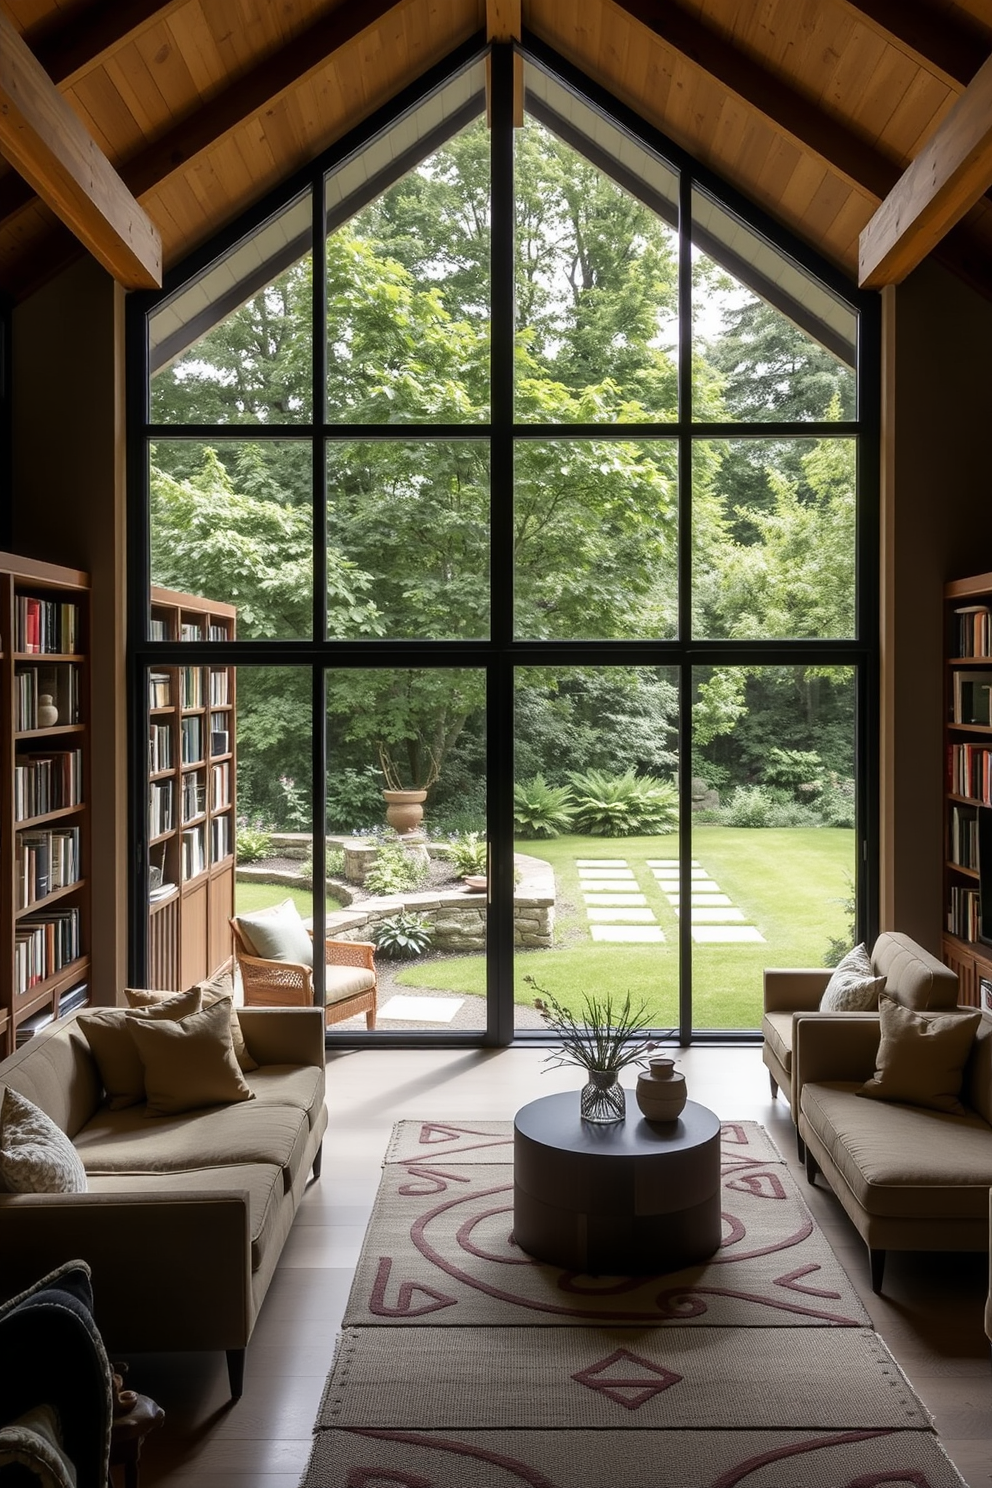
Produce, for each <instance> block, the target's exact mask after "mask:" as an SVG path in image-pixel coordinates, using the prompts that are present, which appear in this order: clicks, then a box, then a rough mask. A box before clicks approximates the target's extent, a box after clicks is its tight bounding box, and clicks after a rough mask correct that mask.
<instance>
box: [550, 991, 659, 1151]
mask: <svg viewBox="0 0 992 1488" xmlns="http://www.w3.org/2000/svg"><path fill="white" fill-rule="evenodd" d="M524 981H525V982H526V983H527V984H528V986H530V987H533V989H534V991H535V992H536V993H537V994H538V995H537V996H536V997H535V998H534V1006H535V1008H536V1009H537V1011H538V1012H539V1013H540V1015H541V1017H542V1019H543V1020H544V1023H545V1026H546V1027H547V1028H548V1029H550V1031H551V1032H552V1033H554V1034H555V1035H556V1036H557V1037H558V1038H559V1039H560V1040H561V1047H560V1048H558V1049H553V1050H552V1052H551V1053H550V1054H549V1055H548V1056H547V1059H546V1061H545V1062H546V1063H547V1064H548V1065H549V1066H550V1068H552V1069H556V1068H558V1066H560V1065H563V1064H577V1065H578V1066H579V1067H580V1068H581V1069H584V1070H585V1071H586V1073H587V1075H588V1079H587V1081H586V1084H585V1085H584V1087H583V1089H582V1092H581V1095H580V1097H579V1115H580V1116H581V1117H582V1120H583V1121H598V1122H608V1121H622V1120H623V1119H624V1116H625V1114H626V1097H625V1095H624V1089H623V1086H622V1085H621V1084H620V1071H621V1070H622V1069H623V1068H624V1067H625V1066H626V1065H628V1064H635V1063H636V1062H637V1061H638V1060H639V1059H640V1058H641V1056H642V1055H643V1054H645V1053H646V1052H647V1051H648V1050H649V1049H653V1048H654V1041H653V1040H652V1039H646V1038H644V1037H643V1036H642V1035H643V1034H644V1031H645V1029H646V1028H647V1027H648V1026H649V1021H650V1020H649V1015H648V1011H647V1007H646V1005H645V1004H643V1003H642V1004H641V1006H640V1007H638V1008H634V1007H632V1005H631V1001H630V993H629V992H627V993H625V994H624V998H623V1001H622V1002H621V1001H615V1000H614V998H613V995H612V994H611V993H609V992H607V993H606V994H605V995H604V996H603V997H596V996H594V995H593V994H591V993H588V992H587V993H584V994H583V997H582V1000H581V1003H580V1006H579V1011H578V1013H573V1012H572V1010H571V1008H566V1007H562V1005H561V1003H560V1002H558V1000H557V998H554V997H552V996H551V993H550V992H546V991H545V990H544V988H543V987H540V986H538V984H537V982H536V981H535V979H534V978H533V977H532V976H525V977H524Z"/></svg>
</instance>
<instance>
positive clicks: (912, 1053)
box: [858, 994, 982, 1115]
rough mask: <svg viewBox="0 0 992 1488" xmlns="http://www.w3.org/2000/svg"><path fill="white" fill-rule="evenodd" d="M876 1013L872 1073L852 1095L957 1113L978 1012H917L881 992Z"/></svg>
mask: <svg viewBox="0 0 992 1488" xmlns="http://www.w3.org/2000/svg"><path fill="white" fill-rule="evenodd" d="M878 1012H879V1021H880V1037H879V1043H878V1053H877V1054H876V1056H875V1073H874V1075H873V1076H872V1078H871V1079H870V1080H867V1081H866V1082H865V1084H864V1085H862V1087H861V1089H860V1090H859V1091H858V1094H859V1095H864V1096H868V1097H870V1098H871V1099H873V1100H884V1101H902V1102H904V1103H906V1104H907V1105H913V1106H928V1107H930V1108H931V1109H932V1110H935V1111H951V1112H954V1113H956V1114H958V1115H963V1114H964V1106H963V1105H962V1104H961V1101H960V1099H959V1095H960V1090H961V1080H962V1076H963V1073H964V1066H965V1061H966V1060H967V1058H968V1055H969V1053H970V1052H971V1046H972V1043H973V1041H974V1037H975V1032H976V1030H977V1028H978V1025H979V1023H980V1022H981V1018H982V1015H981V1013H980V1012H978V1010H977V1009H976V1010H975V1012H973V1013H965V1012H948V1013H917V1012H914V1011H913V1009H912V1008H907V1007H903V1006H902V1004H901V1003H898V1002H896V1001H895V1000H894V999H893V998H891V997H888V996H886V995H885V994H883V995H882V997H881V998H880V999H879V1004H878Z"/></svg>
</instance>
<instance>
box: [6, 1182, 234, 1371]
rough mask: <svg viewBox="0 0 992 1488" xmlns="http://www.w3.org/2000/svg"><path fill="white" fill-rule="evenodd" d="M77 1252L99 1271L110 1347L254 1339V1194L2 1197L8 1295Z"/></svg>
mask: <svg viewBox="0 0 992 1488" xmlns="http://www.w3.org/2000/svg"><path fill="white" fill-rule="evenodd" d="M67 1256H81V1257H82V1258H83V1259H84V1260H86V1261H87V1262H88V1264H89V1266H90V1268H91V1270H92V1273H93V1298H94V1316H95V1318H96V1321H97V1326H98V1327H99V1329H100V1331H101V1333H102V1334H103V1336H104V1341H105V1342H106V1344H107V1347H108V1348H109V1349H113V1350H120V1349H134V1350H138V1351H143V1350H152V1351H157V1350H159V1349H162V1350H171V1349H199V1348H209V1349H215V1348H217V1349H220V1348H223V1349H229V1348H243V1347H244V1346H245V1344H246V1343H247V1341H248V1337H249V1335H250V1333H251V1325H252V1321H253V1317H254V1306H253V1302H252V1287H251V1234H250V1224H249V1212H248V1195H247V1193H240V1192H233V1193H232V1192H231V1190H229V1189H228V1190H226V1191H224V1190H217V1191H213V1192H212V1191H210V1190H204V1191H203V1192H200V1193H196V1194H189V1195H186V1194H177V1193H175V1192H172V1191H170V1192H162V1193H144V1194H140V1195H138V1194H128V1193H83V1194H13V1193H4V1194H0V1278H2V1290H3V1293H4V1294H5V1295H7V1296H13V1295H15V1294H16V1293H17V1292H18V1291H20V1290H22V1289H23V1287H24V1286H28V1285H30V1284H31V1282H32V1281H35V1280H37V1278H38V1277H39V1276H40V1275H43V1274H44V1273H46V1272H47V1271H50V1270H53V1269H54V1268H55V1267H56V1266H58V1265H61V1264H62V1262H63V1261H64V1260H65V1259H66V1257H67ZM139 1293H140V1303H139V1304H136V1296H137V1295H138V1294H139Z"/></svg>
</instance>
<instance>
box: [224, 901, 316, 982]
mask: <svg viewBox="0 0 992 1488" xmlns="http://www.w3.org/2000/svg"><path fill="white" fill-rule="evenodd" d="M238 928H239V929H240V931H241V934H242V935H243V937H244V939H245V942H246V943H247V946H248V954H249V955H250V956H260V957H261V958H262V960H263V961H293V962H295V963H296V965H297V966H312V965H313V941H312V940H311V939H310V936H309V935H308V933H307V928H306V926H305V925H304V923H303V921H302V920H301V919H300V911H299V910H298V909H297V907H296V905H295V903H294V902H293V900H292V899H284V900H283V902H282V903H281V904H275V905H273V906H272V908H271V909H256V910H254V911H253V912H252V913H251V914H243V915H238Z"/></svg>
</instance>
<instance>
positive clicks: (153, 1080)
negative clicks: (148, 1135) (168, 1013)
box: [131, 1001, 255, 1116]
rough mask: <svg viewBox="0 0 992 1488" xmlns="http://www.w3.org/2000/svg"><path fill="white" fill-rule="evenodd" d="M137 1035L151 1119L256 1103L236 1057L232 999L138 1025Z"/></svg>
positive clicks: (135, 1027) (148, 1113)
mask: <svg viewBox="0 0 992 1488" xmlns="http://www.w3.org/2000/svg"><path fill="white" fill-rule="evenodd" d="M132 1016H133V1015H132ZM131 1033H132V1035H133V1037H134V1041H135V1043H136V1044H137V1046H138V1054H139V1055H140V1057H141V1062H142V1064H143V1065H144V1068H145V1091H146V1093H147V1097H148V1104H147V1107H146V1109H145V1114H146V1115H147V1116H175V1115H178V1114H179V1113H180V1112H182V1111H193V1110H195V1109H196V1108H197V1107H198V1106H226V1105H231V1104H233V1103H234V1102H235V1101H246V1100H254V1098H255V1097H254V1094H253V1092H252V1090H251V1089H250V1087H249V1086H248V1085H246V1084H245V1081H244V1078H243V1076H242V1074H241V1071H240V1070H239V1069H238V1061H237V1060H236V1059H235V1057H234V1046H233V1044H232V1042H231V1013H230V1008H229V1007H228V1005H227V1002H226V1001H224V1002H217V1003H215V1004H214V1006H213V1007H210V1008H204V1009H203V1010H202V1012H199V1013H192V1014H190V1016H189V1017H188V1018H183V1019H181V1020H178V1021H175V1020H173V1019H171V1018H159V1019H155V1020H150V1019H147V1020H145V1021H144V1022H141V1023H137V1022H136V1023H135V1024H134V1025H133V1026H132V1029H131Z"/></svg>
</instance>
